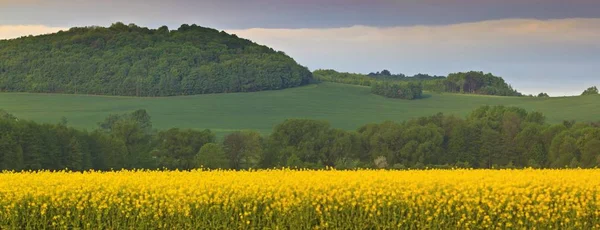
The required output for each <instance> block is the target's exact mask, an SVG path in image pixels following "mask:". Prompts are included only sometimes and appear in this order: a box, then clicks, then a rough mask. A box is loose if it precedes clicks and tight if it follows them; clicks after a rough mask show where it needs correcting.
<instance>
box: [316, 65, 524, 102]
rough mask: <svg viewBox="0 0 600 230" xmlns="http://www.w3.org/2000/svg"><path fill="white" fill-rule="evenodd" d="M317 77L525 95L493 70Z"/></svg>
mask: <svg viewBox="0 0 600 230" xmlns="http://www.w3.org/2000/svg"><path fill="white" fill-rule="evenodd" d="M313 76H314V78H315V80H318V81H325V82H336V83H344V84H352V85H362V86H373V85H374V84H376V83H381V82H393V83H397V84H405V83H407V82H413V83H419V84H420V85H421V87H422V89H423V90H426V91H432V92H451V93H468V94H483V95H498V96H522V94H521V93H519V92H517V91H516V90H515V89H513V88H512V87H511V86H510V85H508V84H507V83H506V82H505V81H504V79H502V78H501V77H498V76H494V75H492V74H491V73H487V74H484V73H483V72H476V71H470V72H464V73H463V72H459V73H451V74H449V75H448V77H442V76H431V75H427V74H417V75H415V76H406V75H404V74H391V73H390V72H389V71H388V70H384V71H381V72H377V73H370V74H368V75H364V74H356V73H340V72H337V71H335V70H315V71H314V72H313Z"/></svg>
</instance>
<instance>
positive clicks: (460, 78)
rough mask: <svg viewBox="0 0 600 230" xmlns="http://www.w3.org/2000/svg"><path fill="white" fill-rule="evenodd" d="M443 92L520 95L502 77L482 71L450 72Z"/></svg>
mask: <svg viewBox="0 0 600 230" xmlns="http://www.w3.org/2000/svg"><path fill="white" fill-rule="evenodd" d="M444 84H445V92H460V93H471V94H483V95H498V96H522V95H521V93H519V92H517V91H516V90H514V89H513V88H512V87H511V86H510V85H508V84H507V83H506V82H505V81H504V79H502V78H501V77H497V76H494V75H492V74H491V73H488V74H484V73H483V72H476V71H470V72H465V73H463V72H460V73H451V74H449V75H448V78H447V79H446V80H445V81H444Z"/></svg>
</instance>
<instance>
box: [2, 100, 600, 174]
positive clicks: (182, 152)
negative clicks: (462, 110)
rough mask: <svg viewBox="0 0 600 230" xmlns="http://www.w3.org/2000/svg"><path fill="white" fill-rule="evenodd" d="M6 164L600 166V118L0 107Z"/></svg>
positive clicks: (501, 111)
mask: <svg viewBox="0 0 600 230" xmlns="http://www.w3.org/2000/svg"><path fill="white" fill-rule="evenodd" d="M0 133H1V135H0V170H30V169H31V170H38V169H51V170H60V169H65V168H68V169H71V170H86V169H97V170H111V169H123V168H125V169H132V168H146V169H156V168H167V169H182V170H186V169H193V168H199V167H205V168H213V169H214V168H223V169H248V168H273V167H298V168H314V169H317V168H324V167H335V168H338V169H353V168H359V167H362V168H393V169H405V168H425V167H435V168H450V167H473V168H507V167H508V168H510V167H519V168H520V167H535V168H563V167H583V168H593V167H598V166H600V151H599V150H600V123H576V122H574V121H565V122H563V123H560V124H548V123H546V122H545V117H544V115H543V114H541V113H539V112H527V111H525V110H523V109H520V108H516V107H503V106H496V107H490V106H484V107H481V108H479V109H476V110H475V111H473V112H472V113H471V114H469V115H468V116H467V117H466V118H465V119H463V118H458V117H455V116H445V115H443V114H437V115H434V116H430V117H421V118H418V119H413V120H410V121H406V122H402V123H395V122H384V123H381V124H367V125H364V126H362V127H361V128H359V129H358V130H356V131H346V130H340V129H335V128H332V127H331V126H330V124H329V123H328V122H325V121H315V120H304V119H289V120H286V121H284V122H283V123H281V124H279V125H277V126H276V127H275V128H274V129H273V132H272V133H271V134H270V135H268V136H261V135H260V134H259V133H257V132H254V131H239V132H234V133H231V134H229V135H227V136H225V138H224V139H223V140H222V141H217V140H216V138H215V135H214V134H213V133H212V132H211V131H210V130H203V131H197V130H189V129H175V128H174V129H169V130H163V131H156V130H153V129H152V123H151V121H150V116H149V115H148V114H147V113H146V112H145V110H138V111H135V112H133V113H130V114H124V115H111V116H109V117H107V118H106V119H105V120H104V121H103V122H101V123H99V128H98V129H97V130H94V131H92V132H87V131H80V130H76V129H73V128H69V127H68V126H67V123H66V121H62V122H60V123H59V124H38V123H35V122H32V121H26V120H20V119H17V118H16V117H15V116H13V115H10V114H8V113H6V112H3V111H1V112H0Z"/></svg>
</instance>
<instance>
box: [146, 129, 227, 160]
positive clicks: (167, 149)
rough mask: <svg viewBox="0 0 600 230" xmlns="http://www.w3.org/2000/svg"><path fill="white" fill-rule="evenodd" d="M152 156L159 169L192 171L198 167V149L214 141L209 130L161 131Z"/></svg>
mask: <svg viewBox="0 0 600 230" xmlns="http://www.w3.org/2000/svg"><path fill="white" fill-rule="evenodd" d="M155 141H156V142H157V146H156V149H155V150H154V151H153V155H154V156H155V157H157V158H158V164H159V166H160V167H166V168H169V169H193V168H196V167H198V163H197V159H196V157H197V155H198V153H199V151H200V149H201V148H202V147H203V146H204V145H206V144H209V143H213V142H214V141H215V135H214V134H213V133H212V132H211V131H210V130H204V131H195V130H191V129H187V130H180V129H177V128H173V129H169V130H167V131H161V132H159V133H158V135H157V137H156V140H155Z"/></svg>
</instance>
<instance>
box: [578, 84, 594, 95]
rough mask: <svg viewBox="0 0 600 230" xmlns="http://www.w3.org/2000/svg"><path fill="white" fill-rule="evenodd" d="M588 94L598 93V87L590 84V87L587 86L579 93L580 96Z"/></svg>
mask: <svg viewBox="0 0 600 230" xmlns="http://www.w3.org/2000/svg"><path fill="white" fill-rule="evenodd" d="M589 95H598V88H597V87H596V86H592V87H590V88H587V89H586V90H585V91H583V93H582V94H581V96H589Z"/></svg>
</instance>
